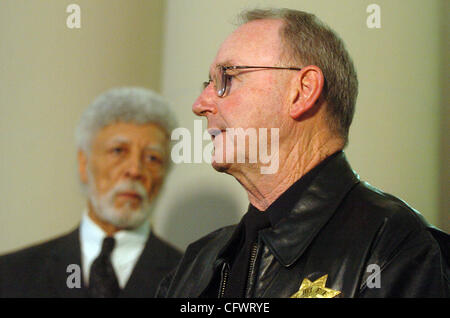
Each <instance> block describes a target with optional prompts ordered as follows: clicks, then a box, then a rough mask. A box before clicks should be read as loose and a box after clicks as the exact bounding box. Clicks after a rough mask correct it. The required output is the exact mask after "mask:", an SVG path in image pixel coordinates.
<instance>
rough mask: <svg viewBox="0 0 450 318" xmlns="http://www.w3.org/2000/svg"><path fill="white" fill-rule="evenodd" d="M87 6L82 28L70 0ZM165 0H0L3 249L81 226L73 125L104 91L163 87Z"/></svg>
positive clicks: (0, 243) (0, 213) (0, 229)
mask: <svg viewBox="0 0 450 318" xmlns="http://www.w3.org/2000/svg"><path fill="white" fill-rule="evenodd" d="M71 3H76V4H78V5H79V6H80V7H81V29H69V28H67V26H66V18H67V17H68V15H69V13H66V7H67V6H68V5H69V4H71ZM164 12H165V10H164V1H163V0H152V1H141V0H131V1H130V0H127V1H118V0H95V1H90V0H75V1H64V0H45V1H42V0H1V1H0V149H1V150H0V194H1V195H0V253H3V252H6V251H10V250H13V249H16V248H19V247H22V246H25V245H28V244H30V243H32V242H36V241H40V240H44V239H47V238H49V237H53V236H55V235H57V234H60V233H63V232H65V231H68V230H70V229H72V228H73V227H75V226H76V224H77V223H78V221H79V218H80V215H81V211H82V209H83V208H84V199H83V197H82V195H81V194H80V191H79V187H78V181H77V180H78V179H77V178H78V177H77V172H76V168H75V167H76V161H75V154H76V151H75V146H74V141H73V132H74V128H75V125H76V123H77V121H78V119H79V117H80V115H81V112H82V111H83V110H84V108H85V107H86V106H87V105H88V104H89V102H90V101H91V100H92V99H93V98H94V97H95V96H96V95H98V94H99V93H101V92H102V91H104V90H105V89H108V88H110V87H113V86H118V85H141V86H146V87H149V88H153V89H156V90H159V88H160V81H159V79H160V63H159V61H160V58H161V47H162V46H161V41H162V26H163V24H162V21H163V19H164Z"/></svg>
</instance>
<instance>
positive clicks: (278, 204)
mask: <svg viewBox="0 0 450 318" xmlns="http://www.w3.org/2000/svg"><path fill="white" fill-rule="evenodd" d="M340 153H342V151H338V152H336V153H334V154H332V155H331V156H329V157H327V158H325V159H324V160H323V161H321V162H320V163H319V164H318V165H317V166H315V167H314V168H313V169H311V170H310V171H309V172H307V173H306V174H305V175H304V176H302V177H301V178H300V179H298V180H297V181H296V182H294V184H292V185H291V186H290V187H289V188H288V189H287V190H286V191H285V192H284V193H283V194H281V195H280V196H279V197H278V198H277V199H276V200H275V201H274V202H273V203H272V204H271V205H270V206H269V207H268V208H267V210H266V211H264V213H266V214H267V215H268V216H269V219H270V224H271V225H272V227H273V226H275V225H276V224H277V223H278V222H279V221H280V220H281V219H283V218H284V217H286V216H287V215H288V214H289V212H290V211H292V209H293V208H294V206H295V205H296V204H297V202H298V201H299V200H300V199H301V197H302V194H303V193H304V192H305V190H306V189H308V187H309V185H310V184H311V182H312V181H313V180H314V178H315V177H316V176H317V175H318V174H319V172H320V171H321V170H322V168H323V167H324V166H326V164H327V162H329V161H330V160H332V159H333V158H334V157H336V156H337V155H338V154H340ZM248 210H249V211H258V209H257V208H256V207H255V206H253V205H252V204H250V205H249V208H248Z"/></svg>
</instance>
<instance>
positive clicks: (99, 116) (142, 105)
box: [75, 87, 178, 161]
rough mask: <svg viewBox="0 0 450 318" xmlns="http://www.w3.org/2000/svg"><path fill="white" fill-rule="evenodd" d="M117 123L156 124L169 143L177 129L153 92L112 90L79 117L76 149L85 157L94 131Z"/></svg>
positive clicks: (131, 89)
mask: <svg viewBox="0 0 450 318" xmlns="http://www.w3.org/2000/svg"><path fill="white" fill-rule="evenodd" d="M117 122H124V123H135V124H148V123H154V124H157V125H159V126H160V127H161V128H162V129H164V130H165V131H166V133H167V135H168V137H169V140H170V134H171V132H172V130H173V129H174V128H176V127H177V126H178V125H177V119H176V117H175V115H174V113H173V112H172V110H171V108H170V105H169V103H168V102H167V101H166V100H165V99H163V98H162V97H161V96H160V95H158V94H157V93H155V92H154V91H151V90H149V89H145V88H141V87H120V88H114V89H111V90H109V91H107V92H105V93H103V94H101V95H100V96H98V97H97V98H96V99H95V100H94V101H93V102H92V103H91V104H90V105H89V107H88V108H87V109H86V110H85V111H84V113H83V114H82V116H81V119H80V121H79V123H78V126H77V128H76V130H75V141H76V145H77V147H78V149H81V150H83V151H84V152H85V153H86V154H89V153H90V149H91V143H92V139H93V138H94V136H95V135H96V134H97V132H98V131H99V130H101V129H102V128H103V127H106V126H107V125H109V124H113V123H117ZM169 161H170V160H169Z"/></svg>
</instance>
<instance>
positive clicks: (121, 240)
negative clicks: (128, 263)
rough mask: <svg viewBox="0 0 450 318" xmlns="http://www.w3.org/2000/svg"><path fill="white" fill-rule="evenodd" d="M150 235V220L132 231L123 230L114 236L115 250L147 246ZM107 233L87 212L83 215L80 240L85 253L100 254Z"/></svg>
mask: <svg viewBox="0 0 450 318" xmlns="http://www.w3.org/2000/svg"><path fill="white" fill-rule="evenodd" d="M149 234H150V220H149V219H147V220H146V221H145V222H143V223H142V224H141V225H140V226H138V227H136V228H134V229H131V230H121V231H118V232H117V233H115V234H114V238H115V239H116V245H115V248H114V249H115V250H116V249H118V250H121V249H123V248H125V249H129V248H133V246H142V245H145V243H146V241H147V239H148V236H149ZM105 237H106V233H105V232H104V231H103V230H102V229H101V228H100V227H99V226H98V225H97V224H95V222H94V221H92V219H91V218H90V217H89V215H88V213H87V211H85V212H84V213H83V217H82V220H81V224H80V239H81V243H82V245H83V246H82V250H83V253H86V254H88V255H90V256H91V255H92V256H96V255H98V254H99V253H100V249H101V246H102V242H103V239H104V238H105Z"/></svg>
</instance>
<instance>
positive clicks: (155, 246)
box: [119, 233, 168, 298]
mask: <svg viewBox="0 0 450 318" xmlns="http://www.w3.org/2000/svg"><path fill="white" fill-rule="evenodd" d="M165 248H167V247H165V246H164V245H163V244H162V242H161V241H160V240H159V239H158V238H157V237H156V236H155V235H153V233H150V235H149V238H148V240H147V243H146V244H145V247H144V250H143V251H142V254H141V256H140V257H139V260H138V261H137V263H136V266H135V267H134V269H133V272H132V274H131V276H130V278H129V280H128V282H127V284H126V286H125V288H124V289H123V290H122V292H121V294H120V296H119V297H125V298H142V297H145V298H147V297H154V296H155V293H156V290H157V288H158V285H159V282H160V281H161V280H162V278H163V276H164V275H165V274H166V273H167V270H168V269H167V265H164V264H166V263H167V262H166V259H165V252H164V250H165Z"/></svg>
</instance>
